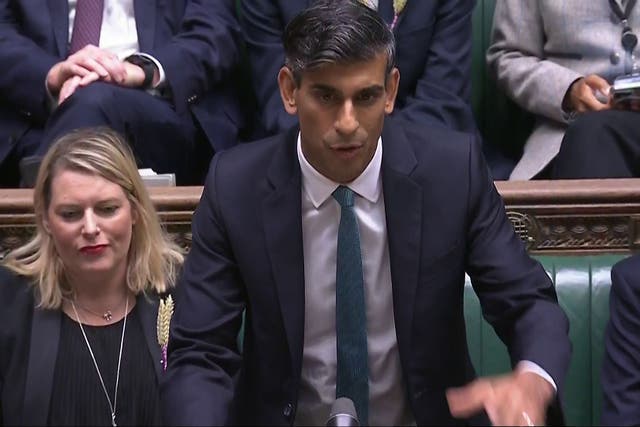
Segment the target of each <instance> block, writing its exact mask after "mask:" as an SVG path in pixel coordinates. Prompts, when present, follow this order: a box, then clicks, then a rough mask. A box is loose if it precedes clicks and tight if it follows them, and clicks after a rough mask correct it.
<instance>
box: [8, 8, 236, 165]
mask: <svg viewBox="0 0 640 427" xmlns="http://www.w3.org/2000/svg"><path fill="white" fill-rule="evenodd" d="M68 10H69V2H68V0H40V1H33V0H0V68H2V72H0V162H1V161H2V160H3V159H4V158H5V157H6V156H7V154H8V152H9V151H10V150H11V147H12V145H13V143H15V141H16V140H18V139H19V138H20V136H21V135H23V134H24V132H25V131H26V130H27V129H28V128H29V127H31V126H36V127H43V126H44V123H45V122H46V120H47V118H48V116H49V110H48V108H47V102H46V99H47V95H46V91H45V77H46V75H47V72H48V71H49V69H50V68H51V67H52V66H53V65H54V64H55V63H57V62H59V61H61V60H63V59H64V58H66V56H67V54H68V43H67V40H68V32H69V20H68V15H69V13H68ZM134 12H135V17H136V27H137V32H138V44H139V48H140V51H141V52H145V53H148V54H150V55H153V56H154V57H155V58H156V59H158V61H159V62H160V63H161V64H162V66H163V68H164V70H165V72H166V78H167V82H168V84H169V85H170V87H171V90H172V101H173V105H174V106H175V109H176V111H177V112H178V113H179V114H184V113H188V112H189V111H191V112H192V113H193V114H194V115H195V117H196V119H197V121H198V122H199V123H200V125H201V127H202V128H203V130H204V132H205V134H206V135H207V137H208V139H209V141H210V142H211V143H212V145H213V146H214V149H215V150H216V151H219V150H221V149H223V148H227V147H228V146H230V145H232V144H234V143H235V142H236V134H237V129H238V127H239V125H240V124H241V123H242V119H241V117H242V115H241V114H240V108H239V106H238V100H237V99H236V98H237V97H236V95H235V94H234V91H233V90H231V87H229V83H228V81H227V80H226V79H227V77H228V76H229V74H230V72H231V71H232V69H233V68H234V67H235V66H236V65H237V64H238V61H239V56H240V53H239V40H240V37H241V30H240V27H239V25H238V23H237V20H236V18H235V14H234V13H235V2H234V1H233V0H216V1H204V0H134Z"/></svg>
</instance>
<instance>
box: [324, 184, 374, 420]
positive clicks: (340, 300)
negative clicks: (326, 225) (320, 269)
mask: <svg viewBox="0 0 640 427" xmlns="http://www.w3.org/2000/svg"><path fill="white" fill-rule="evenodd" d="M333 197H334V199H336V200H337V201H338V203H339V204H340V208H341V214H340V226H339V228H338V252H337V261H336V344H337V350H338V372H337V375H336V398H339V397H348V398H350V399H351V400H353V403H354V405H355V407H356V411H357V413H358V418H359V420H360V425H367V424H368V423H369V421H368V420H369V364H368V352H367V315H366V307H365V300H364V279H363V276H362V257H361V254H360V233H359V232H358V219H357V218H356V214H355V212H354V210H353V198H354V194H353V191H352V190H350V189H349V188H347V187H344V186H340V187H338V188H337V189H336V190H335V191H334V192H333Z"/></svg>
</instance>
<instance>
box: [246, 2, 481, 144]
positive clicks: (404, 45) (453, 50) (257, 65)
mask: <svg viewBox="0 0 640 427" xmlns="http://www.w3.org/2000/svg"><path fill="white" fill-rule="evenodd" d="M312 3H313V0H242V1H241V5H242V14H241V18H242V20H241V23H242V27H243V30H244V33H245V39H246V43H247V53H248V55H249V60H250V62H251V68H252V72H253V85H254V90H255V93H256V97H257V101H258V107H259V108H260V110H261V111H260V114H261V122H262V126H263V127H264V133H265V134H266V135H273V134H275V133H278V132H280V131H284V130H286V129H288V128H289V127H290V126H292V125H293V124H295V123H296V119H295V118H294V117H292V116H289V115H288V114H287V113H286V112H285V110H284V108H283V106H282V101H281V99H280V93H279V91H278V83H277V79H276V76H277V74H278V70H279V69H280V67H282V65H283V64H284V49H283V47H282V34H283V32H284V27H285V25H286V24H287V23H288V22H289V21H290V20H291V19H292V18H293V17H294V16H295V15H296V14H297V13H298V12H300V11H301V10H302V9H304V8H305V7H307V6H308V5H310V4H312ZM392 3H393V2H392V0H379V9H378V10H379V13H380V14H381V16H382V17H383V18H384V19H385V20H386V21H387V22H388V23H391V22H392V20H393V4H392ZM475 3H476V2H475V0H430V1H425V0H408V1H407V4H406V6H405V9H404V11H403V12H402V14H401V15H400V17H399V20H398V23H397V24H396V27H395V29H394V34H395V37H396V65H397V66H398V68H399V70H400V86H399V88H398V98H397V100H396V108H395V112H394V115H396V116H399V117H401V118H403V119H405V120H408V121H410V122H413V123H419V124H423V125H424V124H430V125H433V124H439V125H445V126H446V127H448V128H451V129H454V130H461V131H466V132H475V130H476V125H475V121H474V119H473V113H472V111H471V107H470V97H471V16H472V13H473V8H474V5H475Z"/></svg>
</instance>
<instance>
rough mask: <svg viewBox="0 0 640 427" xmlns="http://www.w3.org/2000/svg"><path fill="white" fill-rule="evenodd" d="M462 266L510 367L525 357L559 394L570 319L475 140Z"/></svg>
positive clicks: (567, 356)
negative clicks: (505, 350) (523, 237)
mask: <svg viewBox="0 0 640 427" xmlns="http://www.w3.org/2000/svg"><path fill="white" fill-rule="evenodd" d="M469 170H470V174H469V188H470V190H469V202H468V213H467V218H468V221H469V223H468V230H467V236H468V237H467V260H466V270H467V272H468V273H469V276H470V277H471V281H472V284H473V287H474V289H475V291H476V293H477V294H478V298H479V299H480V303H481V306H482V312H483V315H484V317H485V318H486V319H487V321H488V322H489V323H490V324H491V325H492V326H493V328H494V329H495V331H496V333H497V334H498V336H499V337H500V339H501V340H502V341H503V342H504V343H505V344H506V346H507V348H508V350H509V354H510V357H511V362H512V364H513V365H515V364H517V363H518V362H519V361H521V360H529V361H531V362H534V363H537V364H538V365H539V366H540V367H542V368H543V369H544V370H545V371H546V372H547V373H549V375H550V376H551V377H552V378H553V380H554V381H555V383H556V385H557V387H558V391H559V393H560V394H559V395H561V392H562V387H563V383H564V379H565V374H566V372H567V369H568V366H569V360H570V355H571V344H570V341H569V337H568V331H569V322H568V320H567V317H566V315H565V313H564V311H563V310H562V309H561V308H560V306H559V305H558V302H557V296H556V292H555V289H554V287H553V283H552V282H551V280H550V279H549V276H548V275H547V274H546V272H545V271H544V269H543V268H542V266H541V265H540V263H538V262H537V261H535V260H534V259H532V258H531V257H530V256H529V255H528V254H527V252H526V249H525V247H524V245H523V243H522V242H521V240H520V238H519V237H518V236H517V235H516V234H515V232H514V230H513V226H512V225H511V222H510V221H509V219H508V218H507V216H506V213H505V210H504V205H503V203H502V199H501V198H500V195H499V194H498V192H497V190H496V188H495V186H494V184H493V181H492V179H491V177H490V176H489V173H488V171H487V166H486V164H485V163H484V160H483V159H482V156H481V154H480V153H479V147H478V144H471V155H470V162H469Z"/></svg>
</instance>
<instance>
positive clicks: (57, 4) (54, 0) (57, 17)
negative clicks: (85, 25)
mask: <svg viewBox="0 0 640 427" xmlns="http://www.w3.org/2000/svg"><path fill="white" fill-rule="evenodd" d="M48 4H49V13H50V15H51V26H52V30H53V36H54V38H55V45H56V47H57V48H58V55H59V56H60V57H61V58H66V57H67V48H68V44H69V43H68V42H69V1H68V0H49V2H48Z"/></svg>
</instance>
